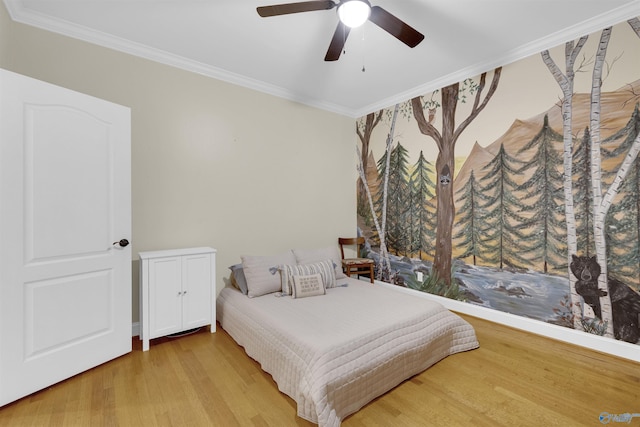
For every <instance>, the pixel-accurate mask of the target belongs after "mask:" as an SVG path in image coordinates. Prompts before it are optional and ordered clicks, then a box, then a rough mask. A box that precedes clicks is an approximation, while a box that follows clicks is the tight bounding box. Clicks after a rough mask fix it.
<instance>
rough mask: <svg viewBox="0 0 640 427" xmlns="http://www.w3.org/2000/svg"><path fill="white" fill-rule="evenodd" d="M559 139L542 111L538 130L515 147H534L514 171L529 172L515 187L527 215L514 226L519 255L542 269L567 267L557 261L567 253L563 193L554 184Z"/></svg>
mask: <svg viewBox="0 0 640 427" xmlns="http://www.w3.org/2000/svg"><path fill="white" fill-rule="evenodd" d="M559 141H562V135H560V134H559V133H557V132H556V131H554V130H553V129H551V127H550V126H549V117H548V116H547V115H545V116H544V121H543V124H542V128H541V129H540V131H539V132H538V133H537V134H536V135H535V136H534V137H533V138H532V139H531V141H529V142H528V143H526V144H525V145H524V146H523V147H522V148H521V149H520V150H519V151H518V155H520V154H522V153H523V152H527V151H530V150H533V151H534V153H533V156H532V157H531V159H530V160H528V161H527V162H525V163H524V164H523V165H522V167H521V168H520V169H518V171H517V174H518V175H525V176H528V178H527V179H526V180H525V181H524V182H523V183H522V184H521V185H520V186H519V187H518V191H522V192H524V195H523V198H522V201H523V203H525V204H526V207H525V208H524V209H523V210H522V212H521V213H522V214H524V213H525V212H526V214H527V215H529V216H530V218H529V219H527V220H526V221H524V222H521V223H520V224H517V225H515V226H514V228H515V230H516V234H517V236H518V238H519V241H520V245H521V248H522V250H520V251H519V255H520V257H521V258H523V259H527V260H528V261H529V262H528V263H527V264H528V265H535V264H537V263H542V271H543V272H544V273H548V272H549V270H556V269H559V268H562V267H564V268H565V269H566V267H567V264H566V263H565V262H562V261H561V262H558V260H559V259H560V260H562V259H563V258H564V255H565V253H566V243H565V242H564V240H565V232H566V225H565V223H564V216H563V214H564V197H563V194H562V187H561V186H558V184H557V183H559V182H562V172H561V169H562V158H561V157H560V156H559V153H557V152H556V150H555V148H554V145H555V143H556V142H559ZM565 261H566V259H565Z"/></svg>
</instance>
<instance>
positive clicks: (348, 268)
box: [338, 237, 375, 283]
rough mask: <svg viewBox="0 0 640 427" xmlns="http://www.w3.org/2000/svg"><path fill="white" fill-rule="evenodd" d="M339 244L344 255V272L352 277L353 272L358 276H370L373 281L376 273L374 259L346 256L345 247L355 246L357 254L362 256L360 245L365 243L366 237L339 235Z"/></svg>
mask: <svg viewBox="0 0 640 427" xmlns="http://www.w3.org/2000/svg"><path fill="white" fill-rule="evenodd" d="M338 244H339V245H340V254H341V255H342V270H343V271H344V274H346V275H347V276H349V277H351V275H352V274H357V275H358V277H360V276H361V275H362V276H369V278H371V283H373V279H374V273H373V267H374V264H375V263H374V261H373V260H372V259H370V258H345V257H344V247H345V246H354V245H355V247H356V256H358V257H359V256H360V247H361V246H362V245H364V237H338Z"/></svg>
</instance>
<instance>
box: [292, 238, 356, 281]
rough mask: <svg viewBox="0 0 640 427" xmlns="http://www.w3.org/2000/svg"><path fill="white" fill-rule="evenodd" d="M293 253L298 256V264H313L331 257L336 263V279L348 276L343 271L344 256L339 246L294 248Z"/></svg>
mask: <svg viewBox="0 0 640 427" xmlns="http://www.w3.org/2000/svg"><path fill="white" fill-rule="evenodd" d="M293 254H294V255H295V256H296V262H297V263H298V264H311V263H314V262H319V261H324V260H327V259H330V260H331V261H333V263H334V267H335V271H336V279H344V278H345V277H347V276H346V275H345V274H344V272H343V271H342V256H341V255H340V249H339V248H338V246H328V247H326V248H319V249H294V250H293Z"/></svg>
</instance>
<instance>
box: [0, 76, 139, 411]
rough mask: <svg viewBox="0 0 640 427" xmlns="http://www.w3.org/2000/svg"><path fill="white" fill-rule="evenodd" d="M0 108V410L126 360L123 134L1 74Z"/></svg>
mask: <svg viewBox="0 0 640 427" xmlns="http://www.w3.org/2000/svg"><path fill="white" fill-rule="evenodd" d="M0 107H1V108H0V405H4V404H6V403H9V402H11V401H14V400H17V399H19V398H21V397H23V396H26V395H28V394H31V393H33V392H35V391H37V390H40V389H42V388H45V387H47V386H49V385H51V384H54V383H56V382H58V381H61V380H64V379H66V378H68V377H70V376H73V375H75V374H77V373H80V372H82V371H84V370H87V369H89V368H92V367H94V366H96V365H98V364H101V363H103V362H106V361H108V360H110V359H113V358H115V357H118V356H120V355H122V354H125V353H127V352H130V351H131V246H127V245H126V243H127V242H124V241H123V242H122V243H123V244H124V245H125V246H124V247H123V246H121V245H120V244H119V243H116V242H120V240H121V239H131V190H130V181H131V174H130V163H131V161H130V145H131V136H130V132H131V131H130V127H131V125H130V110H129V109H128V108H125V107H122V106H119V105H115V104H112V103H109V102H106V101H103V100H100V99H96V98H93V97H89V96H87V95H83V94H80V93H77V92H73V91H69V90H67V89H64V88H61V87H57V86H53V85H50V84H48V83H44V82H40V81H37V80H34V79H30V78H27V77H24V76H20V75H18V74H14V73H11V72H8V71H5V70H0ZM114 243H115V244H114Z"/></svg>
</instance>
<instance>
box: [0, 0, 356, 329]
mask: <svg viewBox="0 0 640 427" xmlns="http://www.w3.org/2000/svg"><path fill="white" fill-rule="evenodd" d="M0 39H1V41H0V66H1V67H2V68H5V69H8V70H11V71H14V72H17V73H20V74H24V75H27V76H30V77H34V78H37V79H40V80H44V81H48V82H51V83H54V84H57V85H60V86H64V87H68V88H70V89H73V90H76V91H80V92H84V93H87V94H90V95H93V96H96V97H99V98H103V99H107V100H109V101H112V102H115V103H118V104H122V105H125V106H128V107H130V108H131V112H132V113H131V115H132V148H131V150H132V198H133V200H132V207H133V223H132V225H133V236H132V243H133V261H134V262H133V276H134V277H133V296H134V298H133V300H134V304H133V320H134V321H137V320H138V306H137V304H138V298H137V297H138V278H137V274H138V262H137V258H138V257H137V253H138V252H140V251H148V250H156V249H169V248H180V247H190V246H205V245H206V246H212V247H214V248H216V249H217V250H218V258H217V260H218V261H217V268H218V274H217V279H218V289H221V288H222V287H223V286H224V281H223V279H226V278H228V272H229V271H228V270H227V267H228V266H229V265H231V264H233V263H236V262H239V261H240V255H241V254H253V255H262V254H265V255H266V254H273V253H278V252H280V251H283V250H286V249H289V248H293V247H320V246H326V245H330V244H336V242H337V237H338V235H353V234H354V233H355V229H356V212H355V209H356V199H355V184H354V183H355V180H356V171H355V167H354V165H355V162H356V158H355V149H354V147H355V138H356V137H355V121H354V120H353V119H351V118H348V117H343V116H340V115H337V114H333V113H329V112H325V111H322V110H318V109H314V108H310V107H306V106H303V105H300V104H296V103H293V102H290V101H287V100H283V99H280V98H277V97H273V96H270V95H266V94H262V93H259V92H256V91H252V90H249V89H245V88H242V87H238V86H234V85H231V84H228V83H225V82H222V81H218V80H215V79H211V78H208V77H204V76H201V75H198V74H194V73H190V72H186V71H183V70H179V69H176V68H172V67H169V66H165V65H161V64H158V63H154V62H152V61H148V60H144V59H140V58H136V57H133V56H130V55H127V54H123V53H120V52H116V51H113V50H109V49H105V48H102V47H99V46H96V45H92V44H88V43H85V42H82V41H78V40H74V39H71V38H67V37H64V36H60V35H58V34H55V33H51V32H47V31H43V30H40V29H36V28H33V27H30V26H26V25H22V24H18V23H14V22H12V21H11V20H10V18H9V17H8V13H7V11H6V9H5V6H4V5H2V6H0Z"/></svg>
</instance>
